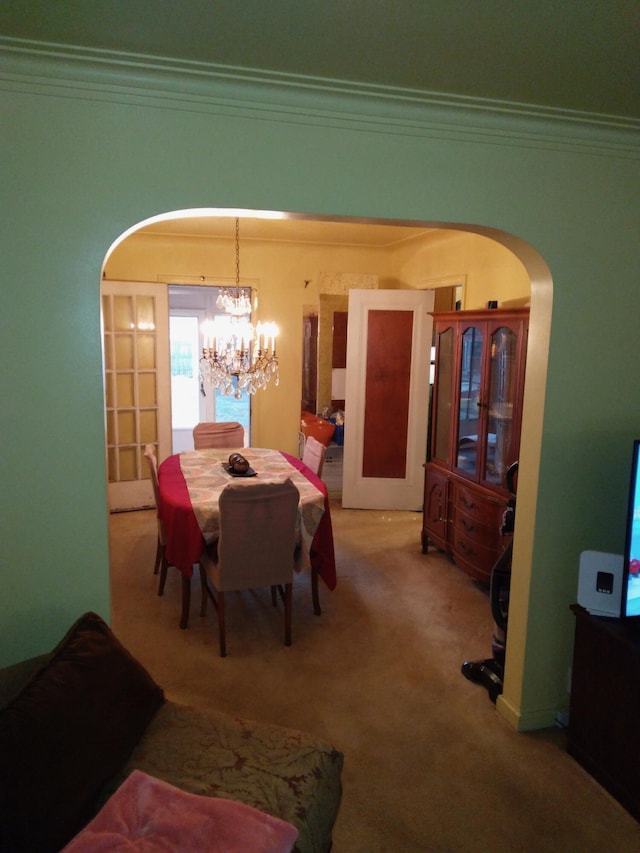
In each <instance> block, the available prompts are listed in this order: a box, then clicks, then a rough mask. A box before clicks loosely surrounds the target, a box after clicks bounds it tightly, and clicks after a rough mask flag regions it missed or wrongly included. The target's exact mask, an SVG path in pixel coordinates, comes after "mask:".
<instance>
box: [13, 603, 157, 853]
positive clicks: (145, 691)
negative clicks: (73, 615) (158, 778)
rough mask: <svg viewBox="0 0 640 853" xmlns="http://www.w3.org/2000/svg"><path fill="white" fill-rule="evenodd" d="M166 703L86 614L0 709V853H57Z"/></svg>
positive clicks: (115, 642)
mask: <svg viewBox="0 0 640 853" xmlns="http://www.w3.org/2000/svg"><path fill="white" fill-rule="evenodd" d="M163 701H164V695H163V692H162V690H161V688H160V687H158V686H157V684H155V682H154V681H153V680H152V678H151V677H150V676H149V674H148V673H147V671H146V670H145V669H144V667H142V666H141V664H139V663H138V662H137V661H136V660H135V658H134V657H133V656H132V655H131V654H130V653H129V652H128V651H127V650H126V649H125V648H124V646H122V645H121V643H120V642H119V641H118V640H117V639H116V637H115V636H114V635H113V633H112V632H111V630H110V629H109V627H108V626H107V625H106V623H105V622H103V620H102V619H101V618H100V617H99V616H98V615H97V614H95V613H86V614H84V616H82V617H81V618H80V619H78V621H77V622H76V623H75V624H74V625H73V626H72V627H71V628H70V630H69V631H68V632H67V634H66V636H65V637H64V638H63V639H62V640H61V642H60V643H59V644H58V646H57V647H56V648H55V649H54V651H53V653H52V655H51V656H50V658H49V659H48V660H46V661H45V662H44V665H42V666H38V667H37V668H36V669H35V672H33V674H32V675H31V678H30V679H29V681H28V682H27V684H26V685H25V686H24V687H23V688H22V690H20V691H19V692H18V693H17V694H16V695H14V696H13V698H12V699H11V700H10V701H9V702H8V703H7V704H6V707H4V708H2V709H1V710H0V756H1V760H0V814H1V815H2V821H0V850H5V849H6V850H12V851H22V850H24V851H34V850H37V851H38V853H47V851H50V850H51V851H54V850H59V849H60V848H61V847H62V846H63V845H64V844H65V843H66V842H67V841H69V840H70V838H71V837H72V836H73V835H75V833H76V832H78V831H79V830H80V829H81V828H82V826H83V825H84V824H85V823H86V822H87V821H88V820H89V819H90V818H91V817H92V816H93V814H94V805H95V801H96V797H97V795H98V793H99V791H100V789H101V787H102V786H103V785H104V784H105V782H106V781H107V780H108V779H109V778H110V777H112V776H113V774H114V773H116V772H117V771H118V770H119V768H120V767H121V766H122V764H123V763H124V762H125V761H126V760H127V758H128V756H129V754H130V753H131V751H132V749H133V748H134V746H135V745H136V744H137V742H138V741H139V739H140V737H141V735H142V733H143V732H144V730H145V729H146V727H147V725H148V723H149V721H150V720H151V718H152V717H153V715H154V714H155V713H156V711H157V710H158V708H159V707H160V705H161V704H162V702H163Z"/></svg>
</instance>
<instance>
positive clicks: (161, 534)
mask: <svg viewBox="0 0 640 853" xmlns="http://www.w3.org/2000/svg"><path fill="white" fill-rule="evenodd" d="M144 455H145V457H146V460H147V464H148V465H149V476H150V479H151V485H152V486H153V496H154V498H155V502H156V509H157V511H158V545H157V548H156V561H155V566H154V569H153V572H154V574H158V572H159V573H160V579H159V582H158V595H163V594H164V586H165V583H166V581H167V571H168V569H169V566H170V565H171V564H170V563H169V561H168V560H167V553H166V548H167V537H166V533H165V529H164V524H163V523H162V519H161V518H160V515H159V512H160V501H161V498H160V484H159V482H158V459H157V457H156V449H155V446H154V445H153V444H147V445H146V446H145V448H144ZM200 572H202V569H200ZM180 576H181V580H182V612H181V614H180V627H181V628H186V627H187V625H188V623H189V610H190V609H191V578H188V577H187V576H186V575H185V574H183V573H182V572H180ZM201 582H202V578H201Z"/></svg>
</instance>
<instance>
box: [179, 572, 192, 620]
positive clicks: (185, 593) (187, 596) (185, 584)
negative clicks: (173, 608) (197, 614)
mask: <svg viewBox="0 0 640 853" xmlns="http://www.w3.org/2000/svg"><path fill="white" fill-rule="evenodd" d="M180 574H181V575H182V615H181V617H180V627H181V628H186V627H187V625H188V624H189V608H190V607H191V578H189V577H187V576H186V575H185V574H183V573H182V572H180Z"/></svg>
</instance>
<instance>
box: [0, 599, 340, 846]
mask: <svg viewBox="0 0 640 853" xmlns="http://www.w3.org/2000/svg"><path fill="white" fill-rule="evenodd" d="M0 755H1V756H2V761H0V851H2V852H3V853H7V851H12V853H13V851H15V853H17V851H29V853H32V851H37V853H47V851H59V850H61V849H63V848H65V846H66V845H68V849H69V851H73V853H80V851H83V850H92V849H93V850H95V849H101V850H102V849H104V850H111V849H114V850H115V849H125V848H126V845H125V843H124V842H123V843H122V844H121V846H120V847H117V846H113V847H109V845H108V844H107V843H106V842H105V841H104V839H105V838H112V835H109V833H110V832H111V833H112V832H113V830H114V827H116V825H117V828H118V831H119V832H120V833H123V832H124V834H125V835H126V834H127V833H129V834H131V833H134V832H149V831H150V829H149V827H150V826H151V824H154V829H155V831H156V832H159V833H160V834H161V841H162V844H161V842H160V841H157V842H156V844H155V847H156V848H157V849H167V850H172V849H180V850H181V851H187V850H189V849H193V850H201V851H203V850H211V851H215V850H222V849H225V850H238V851H240V850H248V849H251V850H252V851H258V850H264V851H269V853H271V851H273V853H281V851H289V850H293V851H298V853H315V852H316V851H318V853H320V851H328V850H329V849H330V848H331V833H332V827H333V824H334V821H335V819H336V817H337V814H338V809H339V806H340V799H341V772H342V764H343V756H342V753H341V752H340V751H338V750H337V749H336V748H334V747H333V746H332V745H330V744H328V743H326V742H324V741H323V740H321V739H318V738H315V737H313V736H311V735H308V734H304V733H302V732H300V731H296V730H292V729H286V728H283V727H279V726H275V725H271V724H266V723H259V722H253V721H249V720H245V719H242V718H240V717H234V716H231V715H228V714H225V713H221V712H218V711H215V710H211V709H200V708H192V707H188V706H185V705H181V704H178V703H176V702H173V701H170V700H168V699H166V697H165V696H164V692H163V690H162V689H161V688H160V687H159V686H158V685H157V684H156V683H155V682H154V681H153V679H152V678H151V676H150V675H149V673H148V672H147V671H146V670H145V669H144V667H143V666H142V665H141V664H140V662H139V661H137V660H136V659H135V658H134V657H133V655H131V654H130V653H129V652H128V651H127V650H126V649H125V647H124V646H123V645H122V644H121V643H120V642H119V640H118V639H117V638H116V637H115V636H114V634H113V632H112V631H111V629H110V628H109V627H108V626H107V624H106V623H105V622H104V621H103V620H102V619H101V618H100V616H98V615H97V614H95V613H85V614H84V615H83V616H82V617H80V619H78V620H77V621H76V622H75V623H74V625H72V626H71V628H70V629H69V631H68V632H67V634H66V635H65V637H64V638H63V639H62V640H61V641H60V643H58V645H57V646H56V647H55V649H54V650H53V651H52V652H51V653H49V654H46V655H42V656H39V657H37V658H33V659H31V660H29V661H25V662H22V663H19V664H16V665H14V666H10V667H7V668H5V669H2V670H0ZM123 792H124V793H123ZM212 798H214V799H212ZM124 811H127V812H128V814H127V815H126V816H125V817H123V813H124ZM141 812H144V813H142V814H141ZM133 813H135V814H133ZM132 814H133V817H132ZM132 820H135V821H137V826H136V828H135V830H134V829H132V826H131V821H132ZM127 821H129V823H128V824H127ZM163 821H164V823H163ZM125 824H127V825H126V826H125ZM123 826H124V829H123ZM92 832H93V835H92V834H91V833H92ZM225 832H226V833H227V836H225V835H224V833H225ZM96 833H97V834H96ZM100 833H102V835H101V834H100ZM105 833H106V835H105ZM197 833H200V834H199V835H197ZM252 833H253V835H252ZM172 836H173V837H175V838H179V839H180V843H179V844H175V843H172V840H171V839H172ZM203 838H206V839H207V841H206V843H204V842H203ZM225 838H226V840H225ZM230 838H231V839H232V841H233V843H231V841H230V840H229V839H230ZM252 838H253V841H252V840H250V839H252ZM258 838H259V839H260V844H258V842H257V840H256V839H258ZM126 841H127V843H130V842H131V839H130V838H128V839H126ZM126 849H129V848H126ZM131 849H133V848H131ZM135 849H138V847H136V848H135ZM143 849H154V845H153V844H152V845H151V846H150V847H147V848H143Z"/></svg>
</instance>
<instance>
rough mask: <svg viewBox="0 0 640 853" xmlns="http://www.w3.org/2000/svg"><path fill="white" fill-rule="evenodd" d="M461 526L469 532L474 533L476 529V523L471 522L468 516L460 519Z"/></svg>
mask: <svg viewBox="0 0 640 853" xmlns="http://www.w3.org/2000/svg"><path fill="white" fill-rule="evenodd" d="M460 527H464V529H465V530H466V531H467V533H473V531H474V530H475V529H476V526H475V524H469V523H468V522H467V520H466V518H461V519H460Z"/></svg>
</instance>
